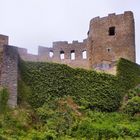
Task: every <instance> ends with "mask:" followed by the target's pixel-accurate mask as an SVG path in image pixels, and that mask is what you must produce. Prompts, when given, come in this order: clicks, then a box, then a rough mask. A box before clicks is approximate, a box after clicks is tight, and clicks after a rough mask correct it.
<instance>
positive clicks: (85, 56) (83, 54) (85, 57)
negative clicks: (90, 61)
mask: <svg viewBox="0 0 140 140" xmlns="http://www.w3.org/2000/svg"><path fill="white" fill-rule="evenodd" d="M82 58H83V59H87V51H83V52H82Z"/></svg>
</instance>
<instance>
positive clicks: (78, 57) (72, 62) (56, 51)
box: [38, 40, 89, 69]
mask: <svg viewBox="0 0 140 140" xmlns="http://www.w3.org/2000/svg"><path fill="white" fill-rule="evenodd" d="M86 45H87V40H84V41H83V42H78V41H73V42H72V43H68V42H65V41H64V42H62V41H60V42H54V43H53V47H52V48H46V47H41V46H40V47H39V50H38V54H39V61H47V62H56V63H62V64H67V65H69V66H71V67H80V68H86V69H88V68H89V65H88V64H89V63H88V53H87V46H86ZM62 52H63V53H64V59H62V58H61V55H62ZM84 52H85V54H84V58H83V53H84ZM50 53H52V56H50ZM72 55H73V56H72Z"/></svg>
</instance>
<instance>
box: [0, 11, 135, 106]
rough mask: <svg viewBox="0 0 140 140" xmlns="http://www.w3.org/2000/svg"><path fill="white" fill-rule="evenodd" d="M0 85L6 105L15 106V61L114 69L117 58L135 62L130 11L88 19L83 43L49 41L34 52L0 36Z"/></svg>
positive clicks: (106, 70)
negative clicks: (5, 90) (50, 44)
mask: <svg viewBox="0 0 140 140" xmlns="http://www.w3.org/2000/svg"><path fill="white" fill-rule="evenodd" d="M0 54H1V55H0V85H1V86H4V87H7V88H8V90H9V93H10V96H9V101H8V104H9V105H10V106H11V107H15V106H16V105H17V88H18V60H19V57H20V58H21V59H23V60H25V61H34V62H55V63H63V64H67V65H69V66H71V67H74V68H75V67H80V68H84V69H95V70H101V71H105V72H109V73H113V74H114V72H115V64H116V62H117V60H118V59H119V58H125V59H128V60H130V61H132V62H135V28H134V17H133V13H132V12H131V11H127V12H124V13H123V14H119V15H116V14H109V15H108V16H107V17H102V18H100V17H95V18H93V19H92V20H91V21H90V26H89V31H88V37H87V38H86V39H84V40H83V42H78V41H73V42H72V43H68V42H67V41H58V42H53V47H52V48H47V47H43V46H39V48H38V55H33V54H29V53H28V52H27V49H24V48H17V47H14V46H10V45H8V36H4V35H0Z"/></svg>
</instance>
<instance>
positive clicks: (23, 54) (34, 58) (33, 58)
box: [18, 48, 38, 62]
mask: <svg viewBox="0 0 140 140" xmlns="http://www.w3.org/2000/svg"><path fill="white" fill-rule="evenodd" d="M18 53H19V55H20V57H21V59H23V60H25V61H33V62H37V61H38V55H34V54H29V53H28V52H27V49H25V48H18Z"/></svg>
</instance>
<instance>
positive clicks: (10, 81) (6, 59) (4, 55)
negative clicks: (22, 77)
mask: <svg viewBox="0 0 140 140" xmlns="http://www.w3.org/2000/svg"><path fill="white" fill-rule="evenodd" d="M4 37H5V42H4V41H3V42H2V43H3V44H1V45H0V50H1V52H0V54H1V56H0V57H1V59H0V61H1V62H0V85H1V86H3V87H6V88H7V89H8V91H9V93H10V94H9V100H8V104H9V106H11V107H15V106H16V105H17V88H18V85H17V84H18V60H19V59H18V56H19V55H18V49H17V47H14V46H10V45H8V37H6V36H2V40H4V39H3V38H4ZM0 40H1V39H0ZM0 42H1V41H0Z"/></svg>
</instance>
